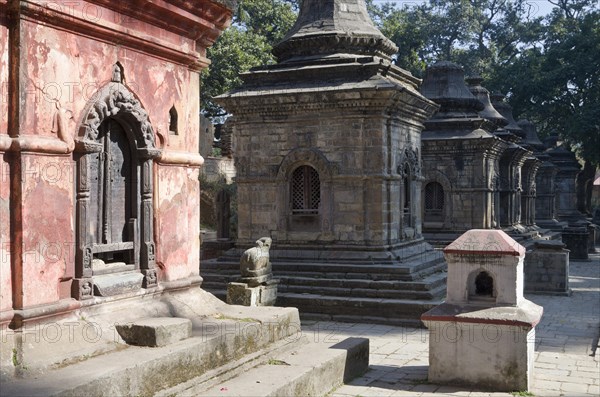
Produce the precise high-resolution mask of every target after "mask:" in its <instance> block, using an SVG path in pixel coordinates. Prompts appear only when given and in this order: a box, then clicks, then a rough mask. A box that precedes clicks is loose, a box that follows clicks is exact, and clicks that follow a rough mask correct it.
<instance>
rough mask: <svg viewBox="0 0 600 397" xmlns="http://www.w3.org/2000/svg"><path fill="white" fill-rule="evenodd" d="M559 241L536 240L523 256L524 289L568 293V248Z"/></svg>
mask: <svg viewBox="0 0 600 397" xmlns="http://www.w3.org/2000/svg"><path fill="white" fill-rule="evenodd" d="M564 246H565V245H564V244H563V243H561V242H560V241H553V240H550V241H540V242H536V244H535V249H534V250H533V251H530V252H528V253H527V255H526V256H525V266H524V274H525V291H526V292H530V293H543V294H552V295H570V293H571V289H570V288H569V250H567V249H564Z"/></svg>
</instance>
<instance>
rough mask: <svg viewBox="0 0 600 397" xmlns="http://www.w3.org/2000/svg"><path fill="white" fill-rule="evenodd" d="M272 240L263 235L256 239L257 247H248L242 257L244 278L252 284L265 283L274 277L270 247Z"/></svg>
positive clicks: (241, 267) (241, 265) (241, 266)
mask: <svg viewBox="0 0 600 397" xmlns="http://www.w3.org/2000/svg"><path fill="white" fill-rule="evenodd" d="M271 242H272V240H271V239H270V238H269V237H262V238H260V239H258V240H256V247H252V248H250V249H247V250H246V251H245V252H244V253H243V254H242V258H241V259H240V271H241V273H242V280H243V281H244V282H247V283H248V284H249V285H251V286H252V284H254V285H258V284H261V283H264V282H266V281H268V280H269V279H271V278H272V274H271V262H270V261H269V249H270V248H271Z"/></svg>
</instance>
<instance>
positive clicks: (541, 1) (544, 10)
mask: <svg viewBox="0 0 600 397" xmlns="http://www.w3.org/2000/svg"><path fill="white" fill-rule="evenodd" d="M425 1H426V0H374V2H375V3H387V2H390V3H396V4H397V5H398V6H400V7H401V6H402V5H404V4H421V3H424V2H425ZM527 3H529V4H530V5H531V14H532V16H538V15H539V16H545V15H547V14H549V13H550V11H552V8H554V5H552V4H551V3H550V2H549V1H548V0H527Z"/></svg>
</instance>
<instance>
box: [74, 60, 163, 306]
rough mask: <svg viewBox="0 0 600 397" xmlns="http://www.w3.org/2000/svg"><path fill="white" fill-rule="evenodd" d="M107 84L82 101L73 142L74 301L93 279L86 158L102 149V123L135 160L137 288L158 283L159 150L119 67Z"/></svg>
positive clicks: (88, 295) (91, 288) (89, 287)
mask: <svg viewBox="0 0 600 397" xmlns="http://www.w3.org/2000/svg"><path fill="white" fill-rule="evenodd" d="M113 70H114V72H113V78H112V81H110V82H109V83H107V84H105V85H104V86H103V87H102V88H100V89H99V90H98V91H97V92H96V93H95V94H94V95H93V96H92V98H91V99H90V101H88V103H87V105H86V107H85V108H84V111H83V113H82V114H83V117H82V119H81V120H82V121H81V122H80V124H79V133H78V137H77V139H76V140H75V153H74V157H75V161H76V164H77V174H76V181H75V183H76V214H75V219H76V229H75V234H76V255H75V278H74V280H73V285H72V296H73V297H74V298H75V299H78V300H83V299H89V298H91V297H92V296H93V291H94V281H93V272H92V259H93V255H94V244H93V242H92V241H91V238H90V236H89V234H88V233H87V227H88V219H89V217H90V216H95V215H92V214H90V213H89V211H90V200H91V195H90V188H91V185H92V183H94V182H93V181H92V180H91V177H92V175H93V172H92V169H91V167H92V164H93V162H92V157H93V155H94V154H95V153H99V152H101V151H102V144H101V143H100V142H99V137H100V132H99V128H100V125H101V124H102V122H103V121H105V120H107V119H109V118H113V119H115V120H116V121H117V122H119V123H120V124H121V125H122V126H123V127H124V130H125V131H126V133H127V135H128V137H129V140H130V142H132V143H134V147H133V148H132V150H133V151H134V152H135V154H136V156H135V157H136V160H137V171H136V174H137V180H138V186H137V189H136V190H137V191H136V195H135V198H134V199H135V200H138V202H137V205H139V211H138V213H137V217H138V218H137V221H138V222H137V227H136V228H135V229H136V230H135V232H134V253H135V254H134V255H135V256H136V257H135V260H134V262H135V263H136V270H139V271H140V272H141V273H142V275H143V276H144V279H143V282H142V287H143V288H153V287H156V286H157V285H158V283H157V276H156V262H155V243H154V230H153V222H154V208H153V201H152V196H153V193H154V180H153V178H154V176H153V159H155V158H157V157H159V156H160V154H161V151H160V149H157V148H156V146H155V138H154V130H153V128H152V125H151V123H150V120H149V118H148V113H147V112H146V110H145V109H144V107H143V106H142V105H141V103H140V101H139V99H138V98H137V96H136V95H135V94H134V93H133V92H132V91H131V90H130V89H129V88H128V87H127V86H126V85H125V84H124V83H123V79H122V72H123V69H122V66H121V65H120V64H118V63H117V64H115V66H114V69H113Z"/></svg>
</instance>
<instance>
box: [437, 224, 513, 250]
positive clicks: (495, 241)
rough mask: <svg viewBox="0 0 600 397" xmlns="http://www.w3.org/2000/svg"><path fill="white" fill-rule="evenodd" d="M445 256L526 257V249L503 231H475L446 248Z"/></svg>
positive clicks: (464, 235) (470, 231)
mask: <svg viewBox="0 0 600 397" xmlns="http://www.w3.org/2000/svg"><path fill="white" fill-rule="evenodd" d="M444 253H445V254H470V255H477V254H479V255H512V256H523V255H525V247H523V246H522V245H521V244H519V243H517V242H516V241H515V240H513V239H512V238H511V237H510V236H509V235H508V234H506V233H504V232H503V231H502V230H486V229H473V230H469V231H467V232H466V233H464V234H463V235H462V236H460V237H459V238H457V239H456V240H454V242H452V243H451V244H450V245H448V246H447V247H446V248H444Z"/></svg>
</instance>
